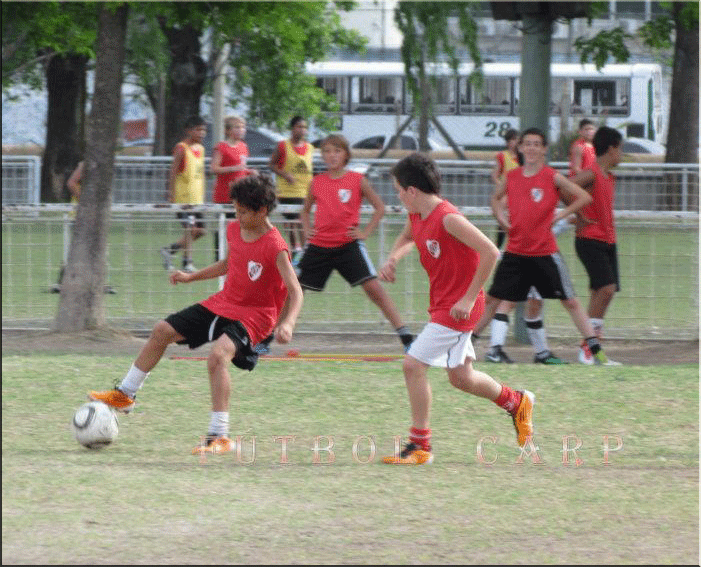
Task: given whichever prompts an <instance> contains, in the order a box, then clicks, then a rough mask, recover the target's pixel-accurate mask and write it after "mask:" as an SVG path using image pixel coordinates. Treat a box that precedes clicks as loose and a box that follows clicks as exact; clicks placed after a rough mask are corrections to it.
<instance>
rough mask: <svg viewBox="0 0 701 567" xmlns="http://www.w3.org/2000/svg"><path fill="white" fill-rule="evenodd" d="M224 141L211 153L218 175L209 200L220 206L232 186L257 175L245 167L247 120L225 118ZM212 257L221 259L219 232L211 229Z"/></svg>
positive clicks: (230, 214) (212, 168)
mask: <svg viewBox="0 0 701 567" xmlns="http://www.w3.org/2000/svg"><path fill="white" fill-rule="evenodd" d="M224 136H225V138H226V139H225V140H223V141H221V142H219V143H218V144H217V145H216V147H215V148H214V151H213V152H212V163H211V164H210V166H209V169H210V171H211V172H212V173H213V174H214V175H216V176H217V181H216V183H215V185H214V194H213V195H212V201H214V202H215V203H219V204H221V205H228V204H230V203H231V185H232V184H233V183H234V182H235V181H238V180H239V179H241V178H242V177H246V176H247V175H257V174H258V172H257V171H256V170H255V169H248V168H247V167H246V160H247V159H248V155H249V153H248V146H247V145H246V142H244V141H243V139H244V138H245V137H246V121H245V120H244V119H243V118H241V117H239V116H229V117H228V118H226V119H225V120H224ZM225 214H226V218H227V219H234V218H236V213H235V212H233V211H231V212H227V213H225ZM214 260H215V261H217V260H221V256H220V255H219V231H218V230H215V231H214Z"/></svg>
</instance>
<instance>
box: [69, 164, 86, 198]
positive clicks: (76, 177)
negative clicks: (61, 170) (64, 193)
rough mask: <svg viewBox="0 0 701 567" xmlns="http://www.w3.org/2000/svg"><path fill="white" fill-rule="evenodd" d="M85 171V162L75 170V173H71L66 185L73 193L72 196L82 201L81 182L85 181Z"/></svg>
mask: <svg viewBox="0 0 701 567" xmlns="http://www.w3.org/2000/svg"><path fill="white" fill-rule="evenodd" d="M84 169H85V162H84V161H81V162H80V163H78V165H77V166H76V168H75V169H74V170H73V173H71V175H70V177H69V178H68V181H66V185H67V186H68V190H69V191H70V192H71V196H73V197H75V198H76V199H80V182H81V181H82V180H83V170H84Z"/></svg>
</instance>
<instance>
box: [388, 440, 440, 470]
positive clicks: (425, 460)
mask: <svg viewBox="0 0 701 567" xmlns="http://www.w3.org/2000/svg"><path fill="white" fill-rule="evenodd" d="M382 462H383V463H385V464H386V465H430V464H431V463H432V462H433V453H431V451H424V450H423V449H421V448H420V447H419V446H418V445H417V444H416V443H408V444H407V445H405V446H404V449H402V452H401V453H399V456H397V455H392V456H391V457H384V458H383V459H382Z"/></svg>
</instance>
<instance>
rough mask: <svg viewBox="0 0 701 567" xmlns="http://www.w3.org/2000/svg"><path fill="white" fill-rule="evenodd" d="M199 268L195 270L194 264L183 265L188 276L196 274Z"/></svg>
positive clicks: (186, 263)
mask: <svg viewBox="0 0 701 567" xmlns="http://www.w3.org/2000/svg"><path fill="white" fill-rule="evenodd" d="M196 271H197V268H195V265H194V264H193V263H192V262H185V263H184V264H183V272H185V273H186V274H192V273H193V272H196Z"/></svg>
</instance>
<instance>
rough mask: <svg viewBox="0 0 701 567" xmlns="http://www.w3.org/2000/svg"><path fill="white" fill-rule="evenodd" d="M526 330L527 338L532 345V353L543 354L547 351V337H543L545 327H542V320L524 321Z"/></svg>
mask: <svg viewBox="0 0 701 567" xmlns="http://www.w3.org/2000/svg"><path fill="white" fill-rule="evenodd" d="M524 321H525V322H526V330H527V331H528V338H529V339H530V340H531V344H532V345H533V351H534V352H535V353H536V354H540V353H541V352H545V351H546V350H549V349H548V337H546V336H545V327H544V326H543V320H542V319H541V318H540V317H539V318H538V319H526V318H524Z"/></svg>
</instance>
